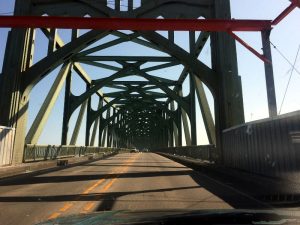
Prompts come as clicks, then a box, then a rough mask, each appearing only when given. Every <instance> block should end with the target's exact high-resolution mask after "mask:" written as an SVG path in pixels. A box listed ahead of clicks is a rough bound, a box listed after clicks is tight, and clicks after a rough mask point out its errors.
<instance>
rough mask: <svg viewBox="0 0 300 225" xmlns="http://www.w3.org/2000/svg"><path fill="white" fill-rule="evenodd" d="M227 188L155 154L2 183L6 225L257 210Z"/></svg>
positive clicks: (1, 219)
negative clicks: (100, 215)
mask: <svg viewBox="0 0 300 225" xmlns="http://www.w3.org/2000/svg"><path fill="white" fill-rule="evenodd" d="M257 204H258V203H257V202H256V201H254V200H252V199H251V198H248V197H247V196H246V195H244V194H243V193H241V192H239V191H235V190H234V189H232V188H230V187H229V186H227V185H226V184H223V183H220V182H218V181H215V180H213V179H211V178H209V177H207V176H206V175H204V174H201V173H199V172H196V171H194V170H192V169H189V168H187V167H185V166H183V165H181V164H179V163H176V162H174V161H171V160H169V159H167V158H164V157H162V156H160V155H157V154H154V153H128V154H119V155H116V156H114V157H111V158H108V159H105V160H99V161H96V162H92V163H89V164H85V165H81V166H76V167H70V168H66V169H62V170H59V171H56V172H50V173H45V174H42V175H39V176H29V177H27V178H22V179H20V178H19V179H14V180H9V181H4V182H0V209H1V210H0V224H1V225H8V224H9V225H18V224H22V225H26V224H35V223H38V222H41V221H44V220H46V219H48V218H56V217H60V216H66V215H70V214H78V213H88V212H93V211H103V210H119V209H127V210H143V209H220V208H222V209H223V208H252V207H256V206H257Z"/></svg>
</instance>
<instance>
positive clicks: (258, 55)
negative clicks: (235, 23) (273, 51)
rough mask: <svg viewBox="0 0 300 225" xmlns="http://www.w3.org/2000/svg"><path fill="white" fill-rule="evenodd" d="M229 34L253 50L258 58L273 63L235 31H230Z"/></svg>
mask: <svg viewBox="0 0 300 225" xmlns="http://www.w3.org/2000/svg"><path fill="white" fill-rule="evenodd" d="M228 34H229V35H231V36H232V37H233V38H234V39H235V40H236V41H238V42H239V43H240V44H241V45H243V46H244V47H245V48H247V49H248V50H249V51H250V52H252V53H253V54H254V55H256V56H257V57H258V58H260V59H261V60H262V61H264V62H265V63H271V61H270V60H269V59H267V58H266V57H265V56H264V55H262V54H260V53H259V52H258V51H256V50H255V49H254V48H252V47H251V46H250V45H248V44H247V43H246V42H245V41H243V39H241V38H240V37H239V36H237V35H236V34H235V33H233V32H230V31H229V32H228Z"/></svg>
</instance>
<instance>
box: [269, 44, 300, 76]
mask: <svg viewBox="0 0 300 225" xmlns="http://www.w3.org/2000/svg"><path fill="white" fill-rule="evenodd" d="M270 44H271V45H272V46H273V48H274V49H275V50H276V51H277V52H278V53H279V54H280V55H281V56H282V57H283V58H284V59H285V61H287V63H288V64H290V66H291V67H292V69H293V70H295V71H296V72H297V73H298V74H299V75H300V72H299V70H297V68H296V67H295V65H293V63H291V61H290V60H289V59H288V58H287V57H286V56H285V55H284V54H283V53H282V52H281V51H280V50H279V49H278V48H277V46H276V45H274V44H273V43H272V42H271V41H270Z"/></svg>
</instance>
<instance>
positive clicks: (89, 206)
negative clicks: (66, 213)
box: [81, 156, 137, 213]
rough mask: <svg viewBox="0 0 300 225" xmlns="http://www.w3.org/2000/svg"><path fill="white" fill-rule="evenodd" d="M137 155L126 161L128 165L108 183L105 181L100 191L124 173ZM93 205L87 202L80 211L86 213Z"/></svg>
mask: <svg viewBox="0 0 300 225" xmlns="http://www.w3.org/2000/svg"><path fill="white" fill-rule="evenodd" d="M136 158H137V156H135V157H134V158H133V159H130V160H128V161H127V162H126V163H128V166H126V167H125V168H124V169H123V170H121V171H120V173H119V174H118V176H116V177H115V178H113V179H111V180H110V182H109V183H107V184H106V185H105V186H104V187H103V188H102V189H101V190H100V192H102V193H103V192H106V191H107V190H108V189H109V188H110V187H111V186H112V185H113V183H114V182H115V181H116V180H117V179H118V178H119V176H121V174H122V173H125V172H126V171H127V170H128V169H129V166H130V165H131V164H132V163H133V162H134V161H135V160H136ZM94 205H95V203H94V202H93V204H91V203H90V202H88V203H87V204H86V205H85V206H84V208H83V210H82V211H81V213H86V212H88V211H90V209H92V208H93V206H94Z"/></svg>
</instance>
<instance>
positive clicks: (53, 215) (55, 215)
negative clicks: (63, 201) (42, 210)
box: [48, 212, 61, 220]
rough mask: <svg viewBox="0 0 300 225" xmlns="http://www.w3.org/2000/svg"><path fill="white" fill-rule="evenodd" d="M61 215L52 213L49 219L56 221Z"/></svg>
mask: <svg viewBox="0 0 300 225" xmlns="http://www.w3.org/2000/svg"><path fill="white" fill-rule="evenodd" d="M60 214H61V213H58V212H55V213H52V214H51V215H50V216H49V217H48V220H51V219H56V218H57V217H59V216H60Z"/></svg>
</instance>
